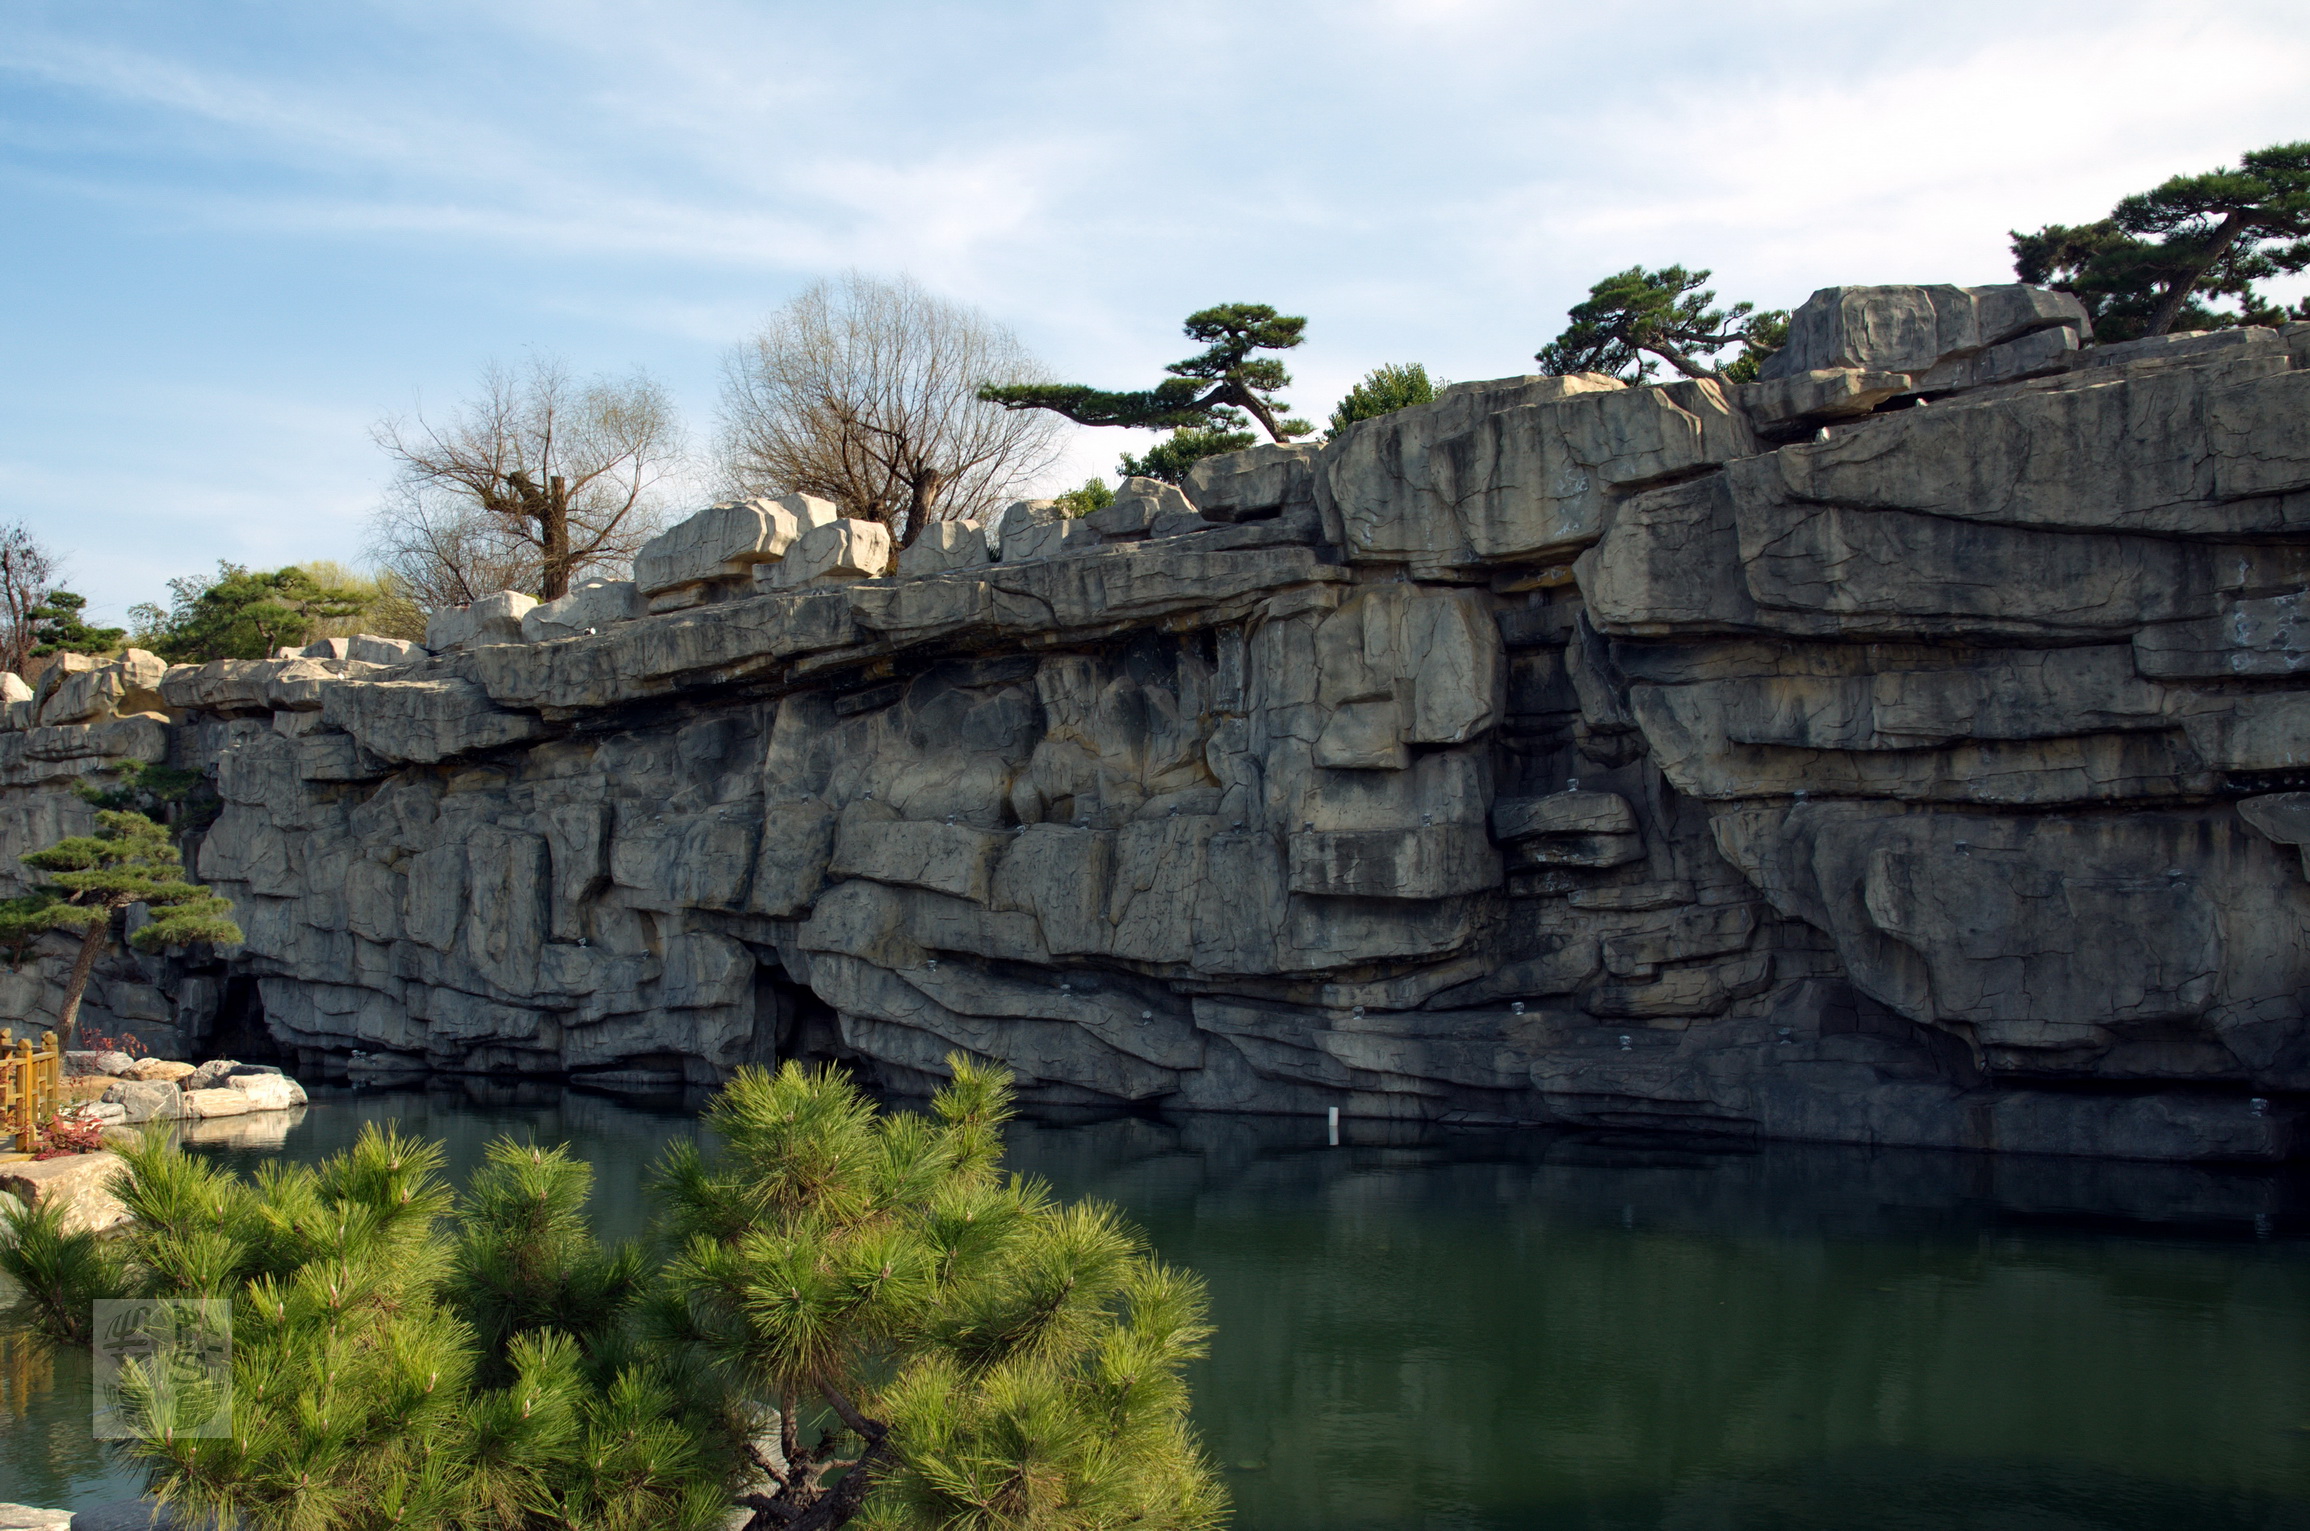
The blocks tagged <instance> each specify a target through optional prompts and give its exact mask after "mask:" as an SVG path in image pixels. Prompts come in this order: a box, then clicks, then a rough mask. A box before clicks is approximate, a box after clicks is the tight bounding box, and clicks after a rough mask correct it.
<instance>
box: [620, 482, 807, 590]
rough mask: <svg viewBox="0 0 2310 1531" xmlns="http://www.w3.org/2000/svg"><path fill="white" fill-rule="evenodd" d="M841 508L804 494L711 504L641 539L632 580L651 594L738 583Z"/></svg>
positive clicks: (780, 556) (771, 560) (785, 550)
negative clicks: (641, 542) (646, 539)
mask: <svg viewBox="0 0 2310 1531" xmlns="http://www.w3.org/2000/svg"><path fill="white" fill-rule="evenodd" d="M840 514H841V513H840V512H839V511H838V510H837V509H836V508H835V506H834V505H833V504H832V503H831V502H830V501H827V500H821V499H818V498H816V497H815V496H812V495H807V494H788V495H781V496H779V497H778V498H776V499H768V498H761V499H751V500H732V501H728V502H726V503H724V504H720V505H709V506H707V507H706V508H705V509H704V510H701V511H699V512H698V513H697V514H696V515H694V516H691V517H690V518H689V519H688V520H686V521H682V522H679V523H677V524H676V525H674V526H671V527H669V528H667V529H666V530H665V531H664V532H663V533H661V534H660V535H658V536H656V537H653V538H651V539H650V541H649V542H647V543H645V544H644V545H643V547H642V550H641V552H640V553H638V554H636V555H635V557H634V583H635V584H636V585H637V586H639V587H640V590H641V593H642V594H643V595H644V596H647V597H652V598H658V597H664V596H667V595H670V594H673V593H674V592H676V591H681V590H685V589H690V590H694V589H695V588H696V587H699V586H709V585H714V584H718V583H723V582H730V581H735V582H738V583H740V584H741V585H742V584H743V583H744V582H745V581H747V580H749V579H751V578H752V576H753V573H754V566H755V565H757V564H764V563H775V562H777V561H778V560H779V559H781V558H783V557H785V556H786V553H787V550H788V549H789V548H791V547H793V546H794V544H795V543H796V542H797V541H799V540H800V539H801V538H802V537H803V536H804V535H805V534H807V533H808V532H810V531H813V530H815V529H816V528H819V527H823V526H828V525H831V524H832V523H833V522H834V521H836V520H837V519H839V517H840ZM655 609H664V608H663V607H658V608H655Z"/></svg>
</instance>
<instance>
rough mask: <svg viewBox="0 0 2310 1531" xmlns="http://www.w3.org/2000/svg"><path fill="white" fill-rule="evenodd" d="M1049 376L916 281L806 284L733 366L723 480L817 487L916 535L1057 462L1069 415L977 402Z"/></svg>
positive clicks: (973, 510)
mask: <svg viewBox="0 0 2310 1531" xmlns="http://www.w3.org/2000/svg"><path fill="white" fill-rule="evenodd" d="M1046 376H1047V374H1046V373H1045V371H1044V369H1043V368H1042V366H1041V365H1040V364H1039V363H1038V362H1036V361H1035V359H1034V358H1033V357H1032V356H1030V355H1029V354H1028V353H1027V351H1026V349H1025V348H1024V347H1023V346H1021V345H1020V344H1019V342H1018V339H1017V337H1015V336H1014V335H1012V334H1011V332H1010V331H1009V330H1007V329H1004V328H1003V327H1002V326H1000V325H998V324H996V323H994V322H993V321H992V320H989V319H988V318H986V317H985V316H984V315H982V314H980V313H978V312H976V311H975V310H972V309H968V308H964V307H961V306H958V305H956V304H952V303H949V302H946V301H945V300H943V299H941V298H938V297H935V296H933V295H932V294H930V293H929V292H926V291H924V290H923V288H922V287H921V286H920V285H918V284H917V283H915V282H914V281H912V280H911V279H908V278H903V277H902V278H900V279H898V280H896V281H890V282H885V281H879V280H876V279H874V278H871V277H867V276H863V275H860V274H859V273H857V272H852V273H851V274H850V275H848V276H846V277H844V278H842V279H841V280H840V281H838V282H823V281H822V282H816V283H813V284H812V285H811V286H810V287H809V288H807V289H805V290H804V291H803V292H802V294H801V295H800V296H798V297H796V298H795V299H794V301H793V302H791V303H789V304H788V305H787V306H786V307H785V308H784V309H782V310H781V311H780V312H779V313H778V314H777V315H776V316H774V317H773V318H772V319H771V320H770V322H769V323H768V324H766V325H764V326H763V328H762V330H761V332H760V333H759V334H757V335H756V336H754V337H753V338H752V339H751V340H748V341H746V342H745V343H744V344H742V345H740V346H738V347H737V348H736V349H735V350H733V351H732V352H731V353H730V355H729V357H728V358H727V360H726V361H725V363H724V368H723V385H722V441H721V457H722V464H723V471H724V474H725V476H726V478H727V480H728V487H729V488H730V489H731V490H732V491H734V492H736V493H740V494H783V493H789V492H793V491H800V492H802V493H804V494H815V495H820V496H822V497H824V498H826V499H830V500H832V501H834V502H835V503H836V504H837V505H839V506H840V507H842V512H843V514H844V515H848V516H858V517H862V518H864V519H867V520H873V521H881V522H883V523H884V524H886V525H888V526H889V527H890V528H891V530H892V532H893V533H894V534H895V536H896V537H897V539H898V541H899V542H900V543H901V544H902V545H903V544H905V543H909V542H912V541H913V540H914V538H915V536H916V535H917V534H919V533H920V531H921V529H922V528H923V526H925V525H927V524H928V523H929V522H931V521H934V520H947V519H953V518H958V517H972V516H984V515H987V514H989V513H990V512H992V511H994V510H996V509H998V508H999V507H1000V506H1001V505H1002V504H1003V502H1004V501H1005V500H1006V499H1009V498H1011V497H1012V496H1014V495H1015V494H1016V493H1017V492H1018V491H1019V490H1020V489H1021V488H1022V487H1023V486H1024V485H1025V484H1026V483H1027V482H1028V481H1029V480H1031V479H1033V478H1035V477H1036V476H1038V475H1039V474H1041V473H1043V472H1044V471H1045V470H1046V469H1048V468H1049V467H1050V465H1051V464H1052V462H1053V461H1055V460H1056V458H1057V455H1058V449H1059V442H1060V436H1061V433H1062V432H1063V431H1064V429H1065V422H1063V421H1061V420H1060V419H1059V418H1058V417H1056V416H1054V415H1050V414H1047V413H1044V412H1040V411H1012V410H1006V409H1002V408H1000V407H998V406H996V405H991V404H986V403H982V402H981V401H980V400H979V398H978V390H979V388H980V387H981V386H982V385H984V384H987V383H1009V382H1034V381H1040V380H1043V379H1044V378H1045V377H1046Z"/></svg>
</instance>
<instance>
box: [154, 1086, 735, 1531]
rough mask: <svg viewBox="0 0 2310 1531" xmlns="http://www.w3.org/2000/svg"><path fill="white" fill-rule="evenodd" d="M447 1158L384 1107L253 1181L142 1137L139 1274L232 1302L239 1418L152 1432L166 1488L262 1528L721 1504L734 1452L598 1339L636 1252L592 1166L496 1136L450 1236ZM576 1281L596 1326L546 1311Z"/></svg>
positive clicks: (590, 1523) (519, 1522) (712, 1517)
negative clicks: (218, 1426) (604, 1204)
mask: <svg viewBox="0 0 2310 1531" xmlns="http://www.w3.org/2000/svg"><path fill="white" fill-rule="evenodd" d="M441 1157H442V1153H441V1149H440V1147H439V1145H437V1144H431V1143H423V1142H417V1141H413V1140H411V1139H407V1138H403V1137H401V1136H399V1135H398V1134H397V1133H395V1132H391V1131H379V1130H377V1129H376V1128H374V1127H371V1128H369V1129H367V1130H365V1131H364V1132H363V1134H362V1135H361V1138H360V1140H359V1141H358V1142H356V1143H355V1144H354V1146H353V1147H352V1148H350V1149H348V1150H347V1151H345V1152H344V1153H342V1154H339V1155H337V1156H335V1157H334V1158H331V1159H329V1160H327V1161H325V1162H324V1163H322V1164H320V1165H319V1166H316V1167H312V1168H306V1167H302V1166H293V1165H284V1164H278V1163H276V1164H270V1165H267V1166H265V1167H264V1168H263V1169H262V1170H260V1171H259V1173H258V1175H257V1177H256V1178H255V1180H254V1181H253V1182H251V1181H244V1180H241V1179H239V1178H238V1177H236V1176H234V1175H233V1174H231V1173H230V1172H229V1171H226V1170H222V1169H219V1168H217V1167H215V1166H213V1165H211V1164H209V1163H207V1162H205V1161H203V1160H200V1159H196V1158H192V1157H190V1156H187V1155H185V1154H183V1153H181V1152H180V1151H178V1150H177V1149H176V1148H175V1147H173V1146H172V1145H168V1144H165V1143H160V1142H155V1143H150V1144H147V1145H145V1146H144V1147H141V1148H137V1149H132V1150H130V1151H129V1153H128V1154H127V1158H128V1159H129V1166H130V1172H129V1175H128V1177H127V1178H126V1181H125V1182H124V1186H123V1189H122V1192H121V1199H122V1201H123V1202H124V1203H126V1204H127V1206H128V1208H129V1210H130V1211H131V1212H133V1213H134V1214H135V1215H136V1218H137V1231H136V1233H135V1234H134V1235H133V1237H132V1238H131V1240H130V1248H129V1258H130V1261H131V1273H130V1284H131V1286H132V1287H133V1288H135V1289H136V1290H137V1291H138V1292H139V1294H140V1295H146V1296H183V1297H223V1298H229V1299H230V1300H231V1302H232V1305H233V1358H232V1378H233V1415H232V1433H231V1435H230V1436H220V1437H202V1436H186V1435H174V1434H169V1433H167V1432H160V1433H156V1434H155V1435H154V1436H153V1437H151V1438H149V1439H145V1440H141V1441H139V1442H137V1443H135V1445H134V1447H133V1450H134V1451H135V1453H136V1454H137V1455H138V1456H140V1457H141V1458H142V1460H143V1461H144V1463H145V1465H146V1467H147V1468H148V1470H149V1473H150V1476H151V1482H152V1488H153V1490H154V1491H155V1492H156V1493H158V1494H159V1495H160V1496H161V1497H162V1498H164V1499H165V1500H166V1501H168V1502H169V1503H172V1504H175V1505H178V1506H181V1507H183V1508H185V1509H187V1510H191V1511H198V1512H215V1513H218V1514H221V1515H224V1516H227V1517H237V1518H238V1522H239V1523H240V1524H242V1525H245V1526H248V1527H251V1528H257V1531H370V1528H380V1531H381V1528H387V1527H394V1528H400V1527H408V1528H440V1531H447V1528H452V1527H473V1528H491V1531H543V1528H548V1527H573V1528H574V1527H589V1528H590V1527H599V1528H606V1531H643V1528H657V1527H700V1528H702V1527H706V1526H710V1525H713V1524H715V1523H716V1522H717V1521H718V1519H719V1517H720V1516H721V1515H722V1514H723V1513H725V1511H726V1508H727V1504H728V1496H727V1489H726V1487H725V1483H726V1478H727V1473H726V1468H725V1466H724V1464H723V1463H722V1462H721V1461H720V1460H719V1459H717V1458H716V1457H715V1456H714V1455H713V1454H712V1452H711V1451H710V1450H708V1449H706V1447H705V1446H704V1445H703V1444H702V1441H703V1436H702V1433H701V1432H700V1431H699V1430H698V1429H697V1428H696V1427H695V1426H693V1425H691V1424H689V1423H688V1422H686V1420H685V1418H684V1416H683V1412H682V1405H681V1400H680V1398H679V1396H678V1392H677V1390H676V1389H675V1388H674V1387H673V1386H672V1385H671V1384H670V1379H669V1378H668V1377H667V1376H666V1375H665V1374H664V1373H663V1372H661V1371H658V1370H655V1369H653V1368H650V1367H648V1366H646V1365H642V1364H633V1365H626V1366H619V1367H615V1368H611V1369H608V1370H607V1371H606V1375H605V1374H604V1368H603V1367H602V1366H601V1365H600V1364H599V1361H598V1359H597V1358H596V1357H594V1356H591V1355H589V1354H588V1353H587V1352H588V1349H589V1348H593V1347H595V1346H596V1345H597V1344H598V1343H599V1342H601V1341H602V1340H603V1339H604V1338H605V1335H606V1332H607V1331H608V1330H609V1329H610V1328H612V1327H613V1326H614V1325H615V1324H617V1323H619V1322H622V1321H623V1319H624V1317H625V1316H626V1315H625V1313H624V1312H623V1311H621V1310H620V1308H619V1305H618V1302H617V1300H616V1299H615V1297H614V1296H610V1295H607V1294H608V1293H610V1291H611V1289H613V1288H615V1287H616V1286H617V1282H616V1281H614V1280H609V1279H605V1277H604V1271H605V1268H611V1267H614V1268H617V1269H620V1270H622V1269H623V1268H624V1264H625V1262H626V1261H628V1260H629V1259H630V1257H629V1256H625V1255H621V1254H618V1253H615V1252H612V1253H608V1254H605V1253H604V1252H603V1251H601V1250H599V1249H598V1248H596V1247H594V1246H593V1244H592V1241H591V1239H590V1236H586V1235H583V1234H582V1233H581V1232H580V1231H579V1227H578V1224H579V1220H581V1219H582V1215H583V1202H584V1194H585V1188H586V1181H587V1177H588V1173H589V1172H588V1171H587V1170H586V1167H585V1166H583V1165H582V1164H573V1163H572V1162H571V1161H569V1160H568V1159H567V1157H566V1155H563V1154H561V1153H560V1152H559V1151H558V1150H557V1151H555V1152H553V1153H544V1152H538V1151H534V1150H531V1149H528V1148H526V1147H522V1146H518V1145H514V1144H511V1143H508V1142H500V1143H498V1144H496V1145H493V1146H492V1148H491V1150H490V1155H489V1164H488V1166H487V1168H485V1169H484V1171H483V1172H482V1173H481V1175H480V1176H478V1177H477V1186H476V1194H475V1196H474V1198H473V1202H472V1205H470V1206H469V1207H468V1208H467V1209H466V1210H465V1213H464V1215H463V1217H462V1219H461V1224H462V1227H461V1229H460V1231H459V1232H458V1233H457V1234H455V1235H454V1236H453V1235H452V1234H451V1233H450V1232H449V1231H448V1230H447V1229H446V1228H445V1227H444V1223H445V1221H446V1220H447V1218H448V1216H449V1214H450V1211H451V1206H452V1197H451V1195H450V1192H449V1189H448V1187H447V1186H446V1185H445V1184H444V1183H443V1181H442V1179H441V1175H440V1166H441ZM569 1292H579V1293H583V1294H585V1296H586V1298H587V1299H588V1300H587V1301H586V1302H585V1303H583V1304H580V1305H579V1306H580V1307H581V1309H582V1312H581V1315H580V1317H579V1318H578V1321H577V1327H576V1332H573V1330H572V1329H571V1328H565V1327H561V1326H559V1325H558V1324H555V1323H547V1322H543V1321H541V1319H542V1318H544V1317H551V1318H556V1319H558V1318H561V1317H563V1316H564V1315H561V1314H557V1313H550V1312H548V1311H547V1309H546V1304H547V1303H548V1302H549V1301H550V1298H551V1295H552V1294H557V1293H569ZM604 1348H608V1349H611V1350H614V1349H615V1348H616V1347H615V1346H614V1345H612V1346H607V1347H604ZM156 1423H160V1422H158V1421H156Z"/></svg>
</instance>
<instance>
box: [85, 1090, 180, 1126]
mask: <svg viewBox="0 0 2310 1531" xmlns="http://www.w3.org/2000/svg"><path fill="white" fill-rule="evenodd" d="M104 1098H105V1100H107V1101H108V1102H110V1103H112V1104H113V1105H116V1106H118V1107H120V1108H121V1120H122V1121H123V1122H126V1123H127V1124H128V1125H130V1126H135V1125H137V1124H139V1123H143V1122H151V1121H173V1120H175V1119H176V1118H177V1117H180V1116H182V1115H184V1100H183V1097H182V1094H181V1093H180V1092H179V1091H178V1089H177V1087H176V1085H175V1084H174V1083H172V1082H170V1081H168V1080H165V1079H151V1080H135V1079H123V1080H121V1081H119V1082H118V1083H115V1084H113V1085H111V1086H110V1087H108V1088H107V1089H106V1090H105V1092H104Z"/></svg>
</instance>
